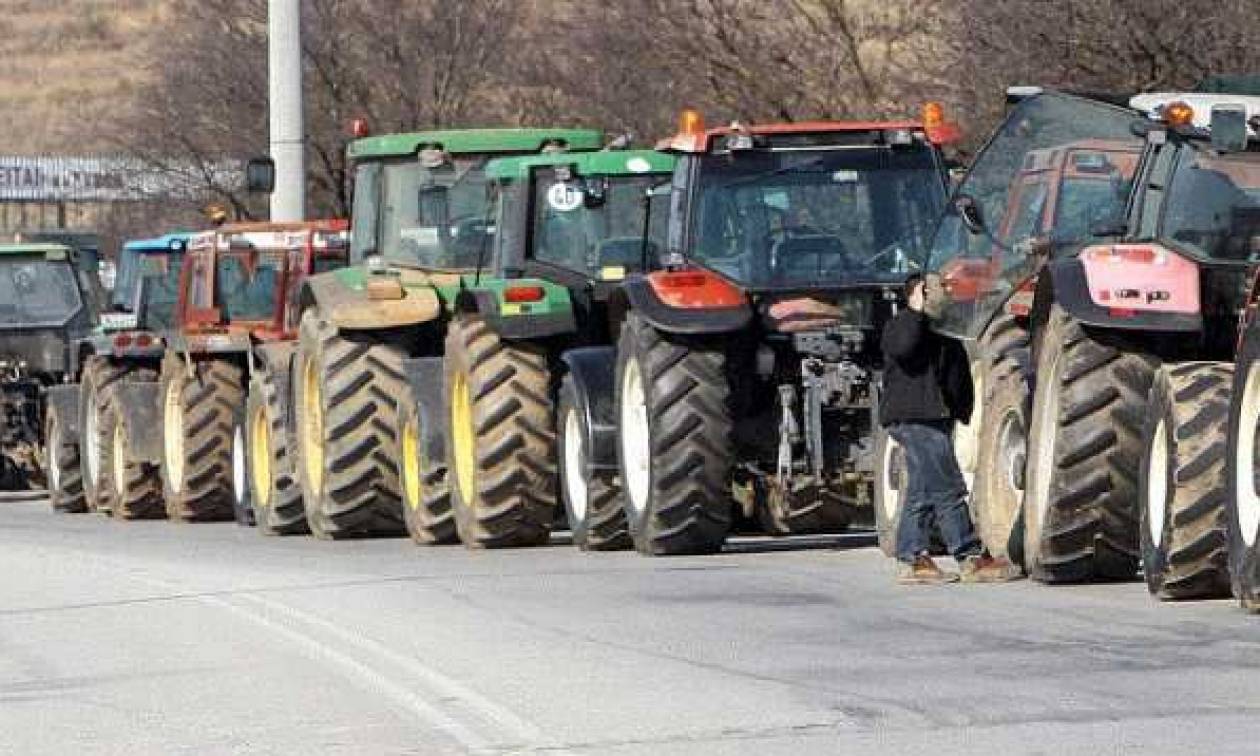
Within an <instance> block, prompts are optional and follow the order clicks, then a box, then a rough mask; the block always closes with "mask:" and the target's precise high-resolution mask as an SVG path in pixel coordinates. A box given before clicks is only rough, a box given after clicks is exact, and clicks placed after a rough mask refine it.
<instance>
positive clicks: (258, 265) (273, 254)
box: [113, 220, 349, 532]
mask: <svg viewBox="0 0 1260 756" xmlns="http://www.w3.org/2000/svg"><path fill="white" fill-rule="evenodd" d="M347 228H348V226H347V224H346V222H345V221H338V220H332V221H312V222H303V223H255V224H235V225H227V226H223V227H222V228H219V229H216V230H214V231H206V232H203V233H200V234H196V235H194V236H192V237H191V238H190V239H189V241H188V246H187V250H186V252H185V259H184V264H183V271H182V276H181V283H180V292H179V298H178V302H177V304H176V307H175V325H174V327H173V328H172V330H171V332H170V333H169V334H168V335H167V338H166V342H167V349H166V354H165V356H164V358H163V359H162V364H161V370H160V374H159V377H158V381H157V383H156V385H155V386H154V387H153V388H155V389H156V396H155V397H154V396H149V397H138V398H137V399H136V400H135V402H136V404H137V411H136V412H134V413H124V417H123V425H124V430H123V432H122V433H121V434H120V438H121V440H122V442H121V443H118V444H115V448H114V449H113V453H114V455H115V456H114V461H113V469H114V470H115V471H116V475H115V478H116V480H115V484H116V485H117V486H118V487H119V496H120V497H141V496H158V495H160V496H161V497H162V499H163V500H164V502H165V509H166V514H167V516H168V517H169V518H171V519H174V520H183V521H200V520H219V519H229V518H231V517H233V516H234V515H235V517H236V518H237V520H238V521H240V522H242V523H248V522H250V521H251V520H252V519H253V517H254V516H255V512H254V508H253V506H252V504H251V501H250V492H251V491H254V492H256V500H257V502H258V513H257V518H258V522H259V524H260V525H261V526H262V529H263V530H264V531H265V532H281V531H284V530H286V529H288V528H289V527H290V526H292V523H291V522H290V521H291V520H293V518H295V517H296V519H297V520H298V521H300V520H301V511H302V506H301V498H300V496H299V495H298V493H297V487H296V482H295V481H294V479H293V477H292V468H291V462H290V460H289V457H288V453H287V449H288V444H287V429H288V428H289V427H290V425H291V419H289V418H288V417H287V411H286V409H285V408H286V407H287V406H288V403H287V402H286V401H285V397H286V396H287V386H288V380H287V377H286V376H287V369H288V357H289V355H290V354H291V353H292V347H293V343H294V340H295V338H296V335H297V323H296V312H297V302H296V293H297V292H298V291H299V290H300V288H301V285H302V283H303V281H304V280H305V279H306V277H307V276H309V275H311V274H312V273H314V272H321V271H324V270H331V269H333V268H336V267H340V266H342V265H344V264H345V262H346V258H347V250H348V243H349V234H348V231H347ZM247 381H248V390H247ZM150 394H152V389H150ZM146 408H152V409H150V411H148V412H145V411H144V409H146ZM154 412H156V415H155V414H154ZM128 415H130V416H131V417H134V418H136V421H132V422H128V417H127V416H128ZM247 418H248V439H247V430H246V429H247V424H246V423H247ZM253 451H256V453H258V454H263V455H266V456H267V458H268V461H269V462H270V464H266V465H261V466H260V467H261V468H262V469H264V470H266V471H267V472H268V476H267V477H268V479H267V480H258V481H249V480H247V472H246V471H247V469H248V465H247V463H246V454H247V453H249V452H253ZM157 461H160V463H161V464H160V479H159V477H158V472H157V468H158V467H159V466H156V465H154V464H153V463H154V462H157ZM251 483H252V484H253V485H251ZM295 510H296V514H295ZM292 527H296V526H292Z"/></svg>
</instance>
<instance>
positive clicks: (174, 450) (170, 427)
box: [162, 380, 184, 493]
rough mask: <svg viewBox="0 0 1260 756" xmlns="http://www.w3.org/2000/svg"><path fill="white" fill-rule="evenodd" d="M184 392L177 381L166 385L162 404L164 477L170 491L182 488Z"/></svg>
mask: <svg viewBox="0 0 1260 756" xmlns="http://www.w3.org/2000/svg"><path fill="white" fill-rule="evenodd" d="M183 399H184V391H183V385H182V383H181V382H180V381H179V380H173V381H171V382H170V383H168V384H166V396H165V397H164V401H163V402H162V425H163V433H162V439H163V444H162V446H163V448H164V450H165V452H166V476H167V478H168V479H169V480H170V484H171V490H172V491H174V492H175V493H179V492H180V491H182V490H183V488H184V401H183Z"/></svg>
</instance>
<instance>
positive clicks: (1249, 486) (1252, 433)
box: [1234, 362, 1260, 548]
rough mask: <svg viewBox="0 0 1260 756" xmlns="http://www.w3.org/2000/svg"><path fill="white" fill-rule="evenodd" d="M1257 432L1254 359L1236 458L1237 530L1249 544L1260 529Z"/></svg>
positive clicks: (1259, 367)
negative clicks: (1257, 483)
mask: <svg viewBox="0 0 1260 756" xmlns="http://www.w3.org/2000/svg"><path fill="white" fill-rule="evenodd" d="M1257 432H1260V362H1256V363H1252V365H1251V367H1250V368H1249V369H1248V371H1247V383H1246V384H1245V385H1244V387H1243V395H1242V412H1241V414H1240V416H1239V418H1238V443H1237V444H1236V445H1235V455H1236V456H1235V458H1234V491H1235V498H1236V499H1237V501H1236V504H1237V511H1238V530H1239V532H1240V533H1241V534H1242V539H1243V542H1244V543H1246V544H1247V547H1248V548H1251V547H1253V546H1255V545H1256V535H1257V530H1260V492H1257V491H1256V434H1257Z"/></svg>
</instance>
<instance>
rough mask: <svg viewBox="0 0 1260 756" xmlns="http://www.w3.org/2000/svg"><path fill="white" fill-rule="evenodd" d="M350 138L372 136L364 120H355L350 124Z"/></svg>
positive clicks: (369, 127)
mask: <svg viewBox="0 0 1260 756" xmlns="http://www.w3.org/2000/svg"><path fill="white" fill-rule="evenodd" d="M350 136H352V137H354V138H355V139H362V138H363V137H367V136H372V127H371V126H369V125H368V122H367V119H366V118H356V119H354V120H353V121H351V122H350Z"/></svg>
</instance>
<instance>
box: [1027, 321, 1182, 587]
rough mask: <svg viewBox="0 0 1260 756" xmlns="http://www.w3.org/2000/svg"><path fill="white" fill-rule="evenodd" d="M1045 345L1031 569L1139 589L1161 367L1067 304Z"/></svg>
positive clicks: (1034, 460)
mask: <svg viewBox="0 0 1260 756" xmlns="http://www.w3.org/2000/svg"><path fill="white" fill-rule="evenodd" d="M1105 338H1106V339H1107V340H1104V339H1105ZM1039 339H1040V341H1039V349H1038V354H1037V368H1036V373H1035V374H1036V376H1037V385H1036V388H1035V390H1034V392H1033V407H1032V422H1031V423H1030V424H1029V425H1030V428H1029V436H1028V463H1027V470H1028V478H1027V480H1028V486H1027V489H1026V493H1025V503H1024V518H1023V522H1024V563H1025V569H1026V571H1027V572H1028V574H1029V576H1030V577H1032V578H1034V579H1036V580H1040V581H1043V582H1048V583H1069V582H1082V581H1087V580H1092V579H1107V580H1128V579H1132V578H1133V577H1134V576H1135V574H1136V573H1137V567H1138V511H1137V506H1138V493H1137V488H1138V470H1139V467H1140V464H1141V457H1142V428H1143V425H1144V423H1143V414H1144V413H1145V412H1146V400H1147V395H1148V393H1149V392H1150V388H1151V381H1152V380H1153V378H1154V374H1155V369H1156V367H1158V361H1157V360H1156V359H1155V358H1154V357H1152V356H1150V355H1148V354H1145V353H1143V352H1141V351H1139V350H1137V349H1135V348H1133V347H1131V346H1129V345H1126V344H1124V343H1122V342H1112V341H1111V340H1110V338H1107V337H1105V336H1104V335H1103V334H1098V333H1094V332H1091V331H1090V330H1087V329H1086V328H1085V327H1083V326H1082V325H1081V324H1080V323H1078V322H1077V321H1076V320H1074V319H1073V318H1072V317H1071V316H1070V315H1068V314H1067V312H1065V311H1064V310H1063V309H1062V308H1061V307H1059V306H1058V305H1057V304H1056V305H1052V306H1051V310H1050V314H1049V318H1048V320H1047V322H1046V325H1045V327H1044V329H1043V330H1042V332H1041V333H1040V335H1039Z"/></svg>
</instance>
